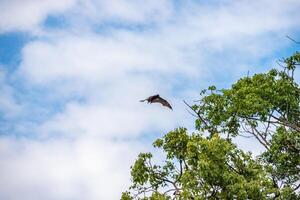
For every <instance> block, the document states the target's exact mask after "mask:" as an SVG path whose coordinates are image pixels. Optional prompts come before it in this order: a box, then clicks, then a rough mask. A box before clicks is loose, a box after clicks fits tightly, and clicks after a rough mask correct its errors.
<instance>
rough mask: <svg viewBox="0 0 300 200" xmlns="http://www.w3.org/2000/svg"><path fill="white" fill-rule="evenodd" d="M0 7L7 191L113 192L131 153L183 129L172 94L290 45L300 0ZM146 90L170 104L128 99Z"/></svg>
mask: <svg viewBox="0 0 300 200" xmlns="http://www.w3.org/2000/svg"><path fill="white" fill-rule="evenodd" d="M208 2H209V3H208ZM0 10H1V12H0V177H1V178H0V199H7V200H15V199H24V200H39V199H43V200H82V199H88V200H96V199H97V200H99V199H101V200H116V199H119V197H120V194H121V192H122V191H124V190H125V189H126V188H127V187H128V186H129V184H130V177H129V175H130V170H129V168H130V165H131V164H132V163H133V161H134V159H135V158H136V156H137V154H138V153H139V152H141V151H153V149H152V147H151V143H152V141H153V140H154V139H155V138H157V137H161V136H162V135H163V134H165V133H166V132H168V131H170V130H172V129H174V128H176V127H178V126H185V127H188V128H190V129H193V123H194V119H193V117H192V116H191V115H189V113H188V112H187V111H186V107H185V106H184V104H183V103H182V100H183V99H185V100H186V101H188V102H193V100H197V98H198V94H199V91H200V90H202V89H204V88H205V87H207V86H209V85H216V86H218V87H221V88H226V87H229V86H230V85H231V84H232V83H234V81H236V80H237V79H238V78H239V77H241V76H245V75H247V72H248V71H249V73H250V74H254V73H258V72H264V71H267V70H268V69H270V68H272V67H276V64H275V63H276V60H277V59H279V58H282V57H285V56H288V55H289V54H291V53H292V52H293V51H295V50H296V49H297V48H298V49H299V46H298V47H297V46H296V45H295V43H293V42H291V41H290V40H288V39H287V38H286V35H290V36H291V37H293V38H295V39H299V38H300V12H299V10H300V1H299V0H277V1H274V0H260V1H250V0H241V1H234V0H212V1H205V0H198V1H197V0H43V1H40V0H0ZM156 93H160V94H161V96H163V97H165V98H167V99H168V100H170V102H171V104H172V106H173V107H174V111H173V112H172V111H170V110H168V109H166V108H164V107H161V106H160V105H147V104H143V103H140V102H139V100H140V99H143V98H145V97H147V96H149V95H153V94H156ZM240 146H241V148H244V149H248V150H251V148H252V147H253V146H252V144H249V142H247V141H241V142H240Z"/></svg>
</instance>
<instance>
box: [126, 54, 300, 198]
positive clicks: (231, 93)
mask: <svg viewBox="0 0 300 200" xmlns="http://www.w3.org/2000/svg"><path fill="white" fill-rule="evenodd" d="M281 65H282V66H281V67H282V69H281V70H277V69H271V70H270V71H268V72H266V73H259V74H255V75H253V76H247V77H243V78H241V79H239V80H238V81H237V82H236V83H234V84H233V85H232V86H231V87H230V88H229V89H217V88H216V87H215V86H210V87H208V88H207V89H206V90H203V91H201V93H200V95H201V96H200V100H199V101H197V103H196V104H195V105H189V104H187V103H186V104H187V106H189V107H190V109H191V113H192V114H193V115H194V116H195V117H196V120H195V127H196V130H197V131H196V132H194V133H189V132H188V131H187V129H186V128H182V127H180V128H177V129H175V130H173V131H170V132H169V133H167V134H166V135H165V136H163V137H162V138H161V139H157V140H156V141H155V142H154V143H153V145H154V147H156V148H160V149H162V150H163V152H164V153H165V155H166V158H165V160H164V161H163V162H162V163H153V155H152V154H151V153H141V154H139V156H138V158H137V160H136V161H135V163H134V164H133V165H132V167H131V179H132V185H131V187H130V188H129V190H128V191H125V192H123V194H122V197H121V199H122V200H132V199H141V200H169V199H192V200H193V199H194V200H202V199H258V200H261V199H287V200H288V199H290V200H292V199H300V194H299V190H300V87H299V85H298V84H297V83H296V81H295V79H294V78H295V77H294V72H295V70H296V68H297V66H299V65H300V53H299V52H296V53H294V54H293V55H292V56H291V57H289V58H286V59H285V60H283V61H282V64H281ZM237 136H243V137H254V138H255V139H256V140H257V141H258V142H259V143H260V144H261V145H262V146H263V148H264V149H265V151H264V152H263V153H261V154H260V155H258V156H255V157H254V156H253V155H252V154H251V153H250V152H245V151H243V150H241V149H239V148H238V147H237V145H236V144H234V142H233V139H234V138H235V137H237ZM249 142H250V141H249Z"/></svg>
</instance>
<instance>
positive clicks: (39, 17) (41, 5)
mask: <svg viewBox="0 0 300 200" xmlns="http://www.w3.org/2000/svg"><path fill="white" fill-rule="evenodd" d="M74 2H75V0H43V1H39V0H2V1H0V9H1V12H0V33H3V32H8V31H32V30H34V29H36V28H37V26H38V25H39V24H40V23H41V22H42V21H43V20H45V18H46V17H47V15H48V14H56V13H58V12H62V11H64V10H65V9H67V8H70V7H71V6H72V5H73V4H74Z"/></svg>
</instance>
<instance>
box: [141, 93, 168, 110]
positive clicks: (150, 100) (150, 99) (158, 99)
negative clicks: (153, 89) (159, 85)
mask: <svg viewBox="0 0 300 200" xmlns="http://www.w3.org/2000/svg"><path fill="white" fill-rule="evenodd" d="M144 101H147V102H148V103H160V104H162V105H163V106H166V107H168V108H170V109H171V110H173V109H172V106H171V105H170V104H169V102H167V101H166V100H165V99H163V98H161V97H160V96H159V95H158V94H157V95H153V96H150V97H148V98H147V99H144V100H141V101H140V102H144Z"/></svg>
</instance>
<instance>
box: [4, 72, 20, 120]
mask: <svg viewBox="0 0 300 200" xmlns="http://www.w3.org/2000/svg"><path fill="white" fill-rule="evenodd" d="M6 76H7V75H6V73H5V72H4V71H2V70H0V112H1V115H2V116H3V117H4V118H7V119H8V118H12V117H14V116H16V115H18V113H20V112H22V106H21V105H19V104H18V103H17V102H16V100H15V99H14V94H13V92H14V89H13V88H12V87H11V86H10V85H9V84H7V83H6V81H7V80H6Z"/></svg>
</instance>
